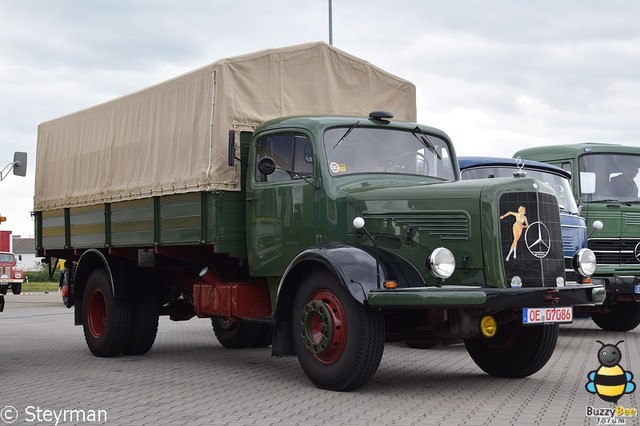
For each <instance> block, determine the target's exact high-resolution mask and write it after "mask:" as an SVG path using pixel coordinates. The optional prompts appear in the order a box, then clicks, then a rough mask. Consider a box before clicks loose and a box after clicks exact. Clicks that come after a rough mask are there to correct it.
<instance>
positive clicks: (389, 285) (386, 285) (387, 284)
mask: <svg viewBox="0 0 640 426" xmlns="http://www.w3.org/2000/svg"><path fill="white" fill-rule="evenodd" d="M396 287H398V283H397V282H395V281H385V282H384V288H391V289H393V288H396Z"/></svg>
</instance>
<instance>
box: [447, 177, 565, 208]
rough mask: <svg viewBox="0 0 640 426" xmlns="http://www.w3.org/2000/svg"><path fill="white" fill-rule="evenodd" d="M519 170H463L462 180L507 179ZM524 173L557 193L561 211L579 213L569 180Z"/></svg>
mask: <svg viewBox="0 0 640 426" xmlns="http://www.w3.org/2000/svg"><path fill="white" fill-rule="evenodd" d="M518 170H519V169H518V168H517V167H507V166H486V167H474V168H472V169H467V170H463V171H462V172H460V173H461V176H462V179H485V178H505V177H513V173H514V172H517V171H518ZM523 171H524V172H525V173H526V174H527V177H530V178H534V179H536V180H539V181H540V182H544V183H545V184H547V185H549V186H550V187H551V188H552V189H553V190H554V191H555V193H556V198H557V199H558V206H559V207H560V208H561V209H563V210H566V211H569V212H571V213H578V205H577V203H576V200H575V198H573V193H572V192H571V184H570V182H569V180H568V179H566V178H564V177H562V176H559V175H557V174H555V173H549V172H545V171H542V170H532V169H527V168H526V167H525V168H524V169H523Z"/></svg>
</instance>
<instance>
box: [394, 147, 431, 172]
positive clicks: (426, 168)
mask: <svg viewBox="0 0 640 426" xmlns="http://www.w3.org/2000/svg"><path fill="white" fill-rule="evenodd" d="M416 156H418V157H421V158H422V161H424V174H425V175H427V174H429V163H428V162H427V158H426V157H425V156H424V154H422V153H420V152H418V151H409V152H403V153H402V154H400V155H398V156H397V157H396V158H394V159H393V160H388V161H387V165H386V166H385V168H384V171H385V172H388V171H389V170H390V169H393V170H394V171H396V170H395V168H396V163H398V161H399V160H400V159H401V158H404V157H410V158H408V160H413V161H415V160H416ZM398 166H399V169H400V170H399V171H401V172H404V171H406V169H407V165H406V164H405V163H399V164H398ZM416 172H417V170H416Z"/></svg>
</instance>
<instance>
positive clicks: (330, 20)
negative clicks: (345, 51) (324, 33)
mask: <svg viewBox="0 0 640 426" xmlns="http://www.w3.org/2000/svg"><path fill="white" fill-rule="evenodd" d="M331 3H332V0H329V44H330V45H331V46H333V13H332V11H331Z"/></svg>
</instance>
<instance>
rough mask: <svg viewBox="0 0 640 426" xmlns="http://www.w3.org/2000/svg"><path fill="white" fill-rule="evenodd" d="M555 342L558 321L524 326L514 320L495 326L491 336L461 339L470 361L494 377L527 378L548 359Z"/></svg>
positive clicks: (556, 339)
mask: <svg viewBox="0 0 640 426" xmlns="http://www.w3.org/2000/svg"><path fill="white" fill-rule="evenodd" d="M557 341H558V324H549V325H532V326H523V325H522V324H521V323H520V322H519V321H513V322H510V323H507V324H504V325H501V326H499V327H498V331H497V333H496V335H495V336H494V337H493V338H490V339H489V338H485V337H478V338H473V339H466V340H465V341H464V343H465V345H466V347H467V352H469V355H471V358H472V359H473V361H474V362H475V363H476V364H477V365H478V367H480V368H481V369H482V370H484V371H485V372H486V373H488V374H490V375H492V376H496V377H509V378H515V377H527V376H529V375H531V374H533V373H535V372H537V371H538V370H540V369H541V368H542V367H544V365H545V364H546V363H547V361H549V358H551V355H552V354H553V351H554V349H555V347H556V343H557Z"/></svg>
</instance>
